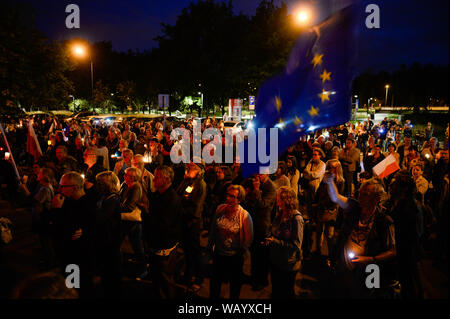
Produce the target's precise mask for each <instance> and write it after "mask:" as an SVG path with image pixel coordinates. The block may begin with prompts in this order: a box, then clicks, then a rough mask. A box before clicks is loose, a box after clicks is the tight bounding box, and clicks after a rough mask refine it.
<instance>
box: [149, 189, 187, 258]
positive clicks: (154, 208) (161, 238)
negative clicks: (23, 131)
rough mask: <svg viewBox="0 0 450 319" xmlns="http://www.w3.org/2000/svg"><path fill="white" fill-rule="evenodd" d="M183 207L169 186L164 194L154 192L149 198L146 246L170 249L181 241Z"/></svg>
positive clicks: (178, 197)
mask: <svg viewBox="0 0 450 319" xmlns="http://www.w3.org/2000/svg"><path fill="white" fill-rule="evenodd" d="M183 214H184V213H183V205H182V203H181V198H180V196H179V195H178V194H177V193H176V192H175V190H174V189H173V187H172V186H170V187H169V188H168V189H167V190H166V191H165V192H164V193H162V194H160V193H159V192H154V193H152V194H151V197H150V214H149V216H148V218H147V219H146V222H145V223H146V225H145V227H146V229H147V230H148V231H146V232H145V236H146V240H147V242H148V246H149V248H151V249H156V250H161V249H169V248H172V247H173V246H174V245H175V244H176V243H177V242H179V241H180V240H181V222H182V216H183Z"/></svg>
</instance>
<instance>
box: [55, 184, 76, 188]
mask: <svg viewBox="0 0 450 319" xmlns="http://www.w3.org/2000/svg"><path fill="white" fill-rule="evenodd" d="M72 186H77V185H74V184H72V185H59V187H60V188H64V187H72Z"/></svg>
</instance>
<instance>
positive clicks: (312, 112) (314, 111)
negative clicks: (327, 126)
mask: <svg viewBox="0 0 450 319" xmlns="http://www.w3.org/2000/svg"><path fill="white" fill-rule="evenodd" d="M308 113H309V116H311V117H314V116H317V115H319V108H315V107H314V106H312V105H311V109H310V110H309V111H308Z"/></svg>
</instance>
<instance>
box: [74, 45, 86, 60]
mask: <svg viewBox="0 0 450 319" xmlns="http://www.w3.org/2000/svg"><path fill="white" fill-rule="evenodd" d="M73 53H74V54H75V55H76V56H78V57H81V58H83V57H85V56H86V54H87V53H86V48H85V47H84V46H81V45H80V44H76V45H75V46H74V47H73Z"/></svg>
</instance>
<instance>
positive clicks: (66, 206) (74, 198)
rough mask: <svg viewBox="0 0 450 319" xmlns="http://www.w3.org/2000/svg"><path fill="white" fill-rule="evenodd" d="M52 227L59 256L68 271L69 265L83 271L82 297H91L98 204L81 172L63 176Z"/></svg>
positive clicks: (62, 265)
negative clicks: (93, 224)
mask: <svg viewBox="0 0 450 319" xmlns="http://www.w3.org/2000/svg"><path fill="white" fill-rule="evenodd" d="M52 204H53V209H52V210H51V212H50V227H51V230H50V231H51V235H52V238H53V244H54V248H55V253H56V256H57V258H58V260H59V261H60V266H61V268H62V269H61V270H62V271H63V272H64V271H65V269H66V267H67V265H70V264H75V265H77V266H78V267H79V268H80V280H81V282H80V296H81V297H89V294H90V289H91V288H92V264H93V256H94V254H93V251H92V247H93V245H92V244H91V243H90V238H91V234H92V227H91V220H92V219H93V218H94V216H93V209H94V207H95V203H93V202H91V200H89V199H88V198H87V196H86V193H85V191H84V179H83V177H82V176H81V175H80V174H79V173H77V172H69V173H66V174H64V175H63V176H62V177H61V180H60V182H59V188H58V193H57V194H56V195H55V196H54V197H53V203H52Z"/></svg>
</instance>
